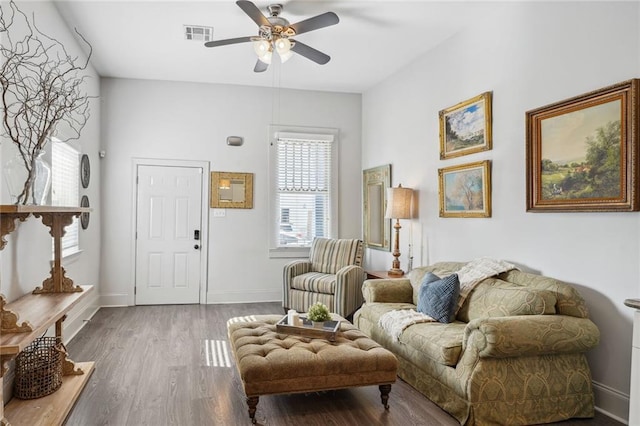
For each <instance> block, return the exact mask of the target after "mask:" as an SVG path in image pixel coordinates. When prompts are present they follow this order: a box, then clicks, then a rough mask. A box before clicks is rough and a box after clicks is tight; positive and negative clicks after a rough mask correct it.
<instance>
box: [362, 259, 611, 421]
mask: <svg viewBox="0 0 640 426" xmlns="http://www.w3.org/2000/svg"><path fill="white" fill-rule="evenodd" d="M464 265H465V264H464V263H458V262H441V263H437V264H434V265H432V266H429V267H423V268H417V269H414V270H413V271H411V272H410V273H409V274H408V275H407V276H406V278H404V279H395V280H387V279H375V280H367V281H365V282H364V284H363V295H364V299H365V303H364V304H363V305H362V307H361V308H360V309H359V310H358V311H357V312H356V313H355V315H354V324H355V325H356V326H357V327H358V328H359V329H361V330H362V331H364V332H365V333H366V334H367V335H368V336H370V337H371V338H373V339H374V340H376V341H377V342H378V343H380V344H381V345H382V346H384V347H385V348H387V349H389V350H391V351H392V352H393V353H394V354H395V355H396V356H397V358H398V361H399V369H398V375H399V376H400V377H401V378H402V379H404V380H405V381H406V382H408V383H410V384H411V385H412V386H413V387H415V388H416V389H417V390H419V391H420V392H421V393H423V394H424V395H425V396H426V397H427V398H429V399H430V400H432V401H433V402H435V403H436V404H438V405H439V406H440V407H442V408H443V409H444V410H446V411H447V412H449V413H450V414H451V415H452V416H453V417H455V418H456V419H457V420H458V421H459V422H460V424H463V425H489V424H491V425H494V424H503V425H525V424H538V423H549V422H556V421H561V420H565V419H568V418H572V417H593V415H594V399H593V389H592V385H591V372H590V370H589V365H588V364H587V360H586V357H585V352H586V351H588V350H589V349H591V348H593V347H595V346H596V345H597V344H598V343H599V338H600V332H599V331H598V328H597V327H596V325H595V324H594V323H593V322H592V321H591V320H589V318H588V311H587V307H586V305H585V302H584V300H583V299H582V297H581V296H580V294H579V293H578V291H577V290H576V289H575V288H573V287H571V286H570V285H568V284H566V283H563V282H561V281H558V280H555V279H553V278H548V277H543V276H540V275H535V274H530V273H525V272H521V271H518V270H511V271H508V272H503V273H501V274H500V275H498V276H496V277H491V278H486V279H484V280H483V281H481V282H480V283H479V284H478V285H477V286H476V287H475V288H474V289H473V290H472V291H471V293H469V295H468V296H467V297H466V299H465V301H464V304H463V305H462V306H461V308H460V309H459V311H458V312H457V315H456V317H455V320H454V321H453V322H451V323H449V324H442V323H439V322H429V323H418V324H413V325H410V326H409V327H408V328H406V329H404V331H403V332H402V334H401V335H400V337H399V340H398V341H395V339H393V338H392V337H391V336H390V335H389V334H387V332H385V331H384V330H383V329H382V328H381V327H380V326H379V319H380V317H381V316H382V315H383V314H385V313H387V312H389V311H392V310H398V309H416V305H417V294H418V290H419V288H420V284H421V282H422V278H423V276H424V275H425V274H426V273H427V272H432V273H434V274H436V275H438V276H440V277H443V276H447V275H450V274H452V273H455V272H456V271H457V270H459V269H460V268H461V267H462V266H464Z"/></svg>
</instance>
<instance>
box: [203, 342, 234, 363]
mask: <svg viewBox="0 0 640 426" xmlns="http://www.w3.org/2000/svg"><path fill="white" fill-rule="evenodd" d="M203 342H204V356H205V365H206V366H207V367H231V361H230V358H229V349H228V346H227V341H226V340H209V339H205V340H203Z"/></svg>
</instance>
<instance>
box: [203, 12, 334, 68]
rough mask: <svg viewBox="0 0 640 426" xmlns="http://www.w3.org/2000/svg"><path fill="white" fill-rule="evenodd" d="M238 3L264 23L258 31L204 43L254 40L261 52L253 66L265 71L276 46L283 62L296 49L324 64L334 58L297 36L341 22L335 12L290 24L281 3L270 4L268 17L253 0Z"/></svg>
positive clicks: (254, 17) (254, 19)
mask: <svg viewBox="0 0 640 426" xmlns="http://www.w3.org/2000/svg"><path fill="white" fill-rule="evenodd" d="M236 4H237V5H238V6H239V7H240V9H242V10H243V11H244V13H246V14H247V15H249V17H250V18H251V19H253V21H254V22H255V23H256V24H258V26H259V27H260V28H259V30H258V35H257V36H248V37H237V38H229V39H225V40H215V41H208V42H206V43H205V44H204V45H205V46H207V47H217V46H225V45H228V44H237V43H246V42H253V48H254V50H255V52H256V54H257V55H258V61H257V62H256V65H255V67H254V68H253V71H255V72H264V71H266V70H267V68H268V67H269V64H270V63H271V58H272V56H273V51H274V50H275V51H276V52H277V53H278V55H279V56H280V60H281V61H282V62H286V61H287V60H288V59H289V58H291V56H292V55H293V53H292V52H295V53H297V54H299V55H302V56H304V57H305V58H307V59H310V60H312V61H313V62H315V63H317V64H320V65H324V64H326V63H327V62H329V60H330V59H331V57H330V56H329V55H327V54H325V53H322V52H320V51H319V50H317V49H314V48H313V47H311V46H307V45H306V44H304V43H301V42H299V41H297V40H294V39H293V37H295V36H297V35H299V34H302V33H307V32H309V31H313V30H318V29H320V28H324V27H328V26H330V25H335V24H337V23H338V22H340V19H339V18H338V15H336V14H335V13H333V12H326V13H322V14H320V15H317V16H314V17H312V18H308V19H305V20H303V21H300V22H297V23H295V24H289V21H287V20H286V19H284V18H282V17H281V16H280V12H282V5H281V4H272V5H270V6H268V7H267V10H269V14H270V16H268V17H266V16H264V15H263V14H262V12H260V9H258V7H257V6H256V5H255V4H253V3H252V2H250V1H246V0H239V1H237V2H236Z"/></svg>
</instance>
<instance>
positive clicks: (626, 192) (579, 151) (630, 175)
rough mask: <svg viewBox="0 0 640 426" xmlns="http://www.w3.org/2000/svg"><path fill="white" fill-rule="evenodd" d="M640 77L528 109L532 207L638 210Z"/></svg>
mask: <svg viewBox="0 0 640 426" xmlns="http://www.w3.org/2000/svg"><path fill="white" fill-rule="evenodd" d="M639 88H640V80H638V79H634V80H628V81H625V82H622V83H618V84H615V85H613V86H609V87H605V88H603V89H600V90H596V91H593V92H590V93H586V94H584V95H580V96H576V97H573V98H571V99H567V100H564V101H561V102H557V103H554V104H551V105H547V106H544V107H541V108H538V109H535V110H531V111H528V112H527V113H526V121H527V147H526V148H527V210H528V211H534V212H549V211H557V212H571V211H638V210H639V208H640V206H639V203H638V194H637V192H638V182H639V181H638V143H639V138H638V126H639V125H638V102H639V93H640V92H639Z"/></svg>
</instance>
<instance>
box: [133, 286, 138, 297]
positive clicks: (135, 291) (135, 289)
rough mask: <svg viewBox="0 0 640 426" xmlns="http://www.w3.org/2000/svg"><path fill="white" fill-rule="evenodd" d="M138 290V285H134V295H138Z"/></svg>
mask: <svg viewBox="0 0 640 426" xmlns="http://www.w3.org/2000/svg"><path fill="white" fill-rule="evenodd" d="M137 290H138V287H134V288H133V295H134V296H135V295H136V293H137Z"/></svg>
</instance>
